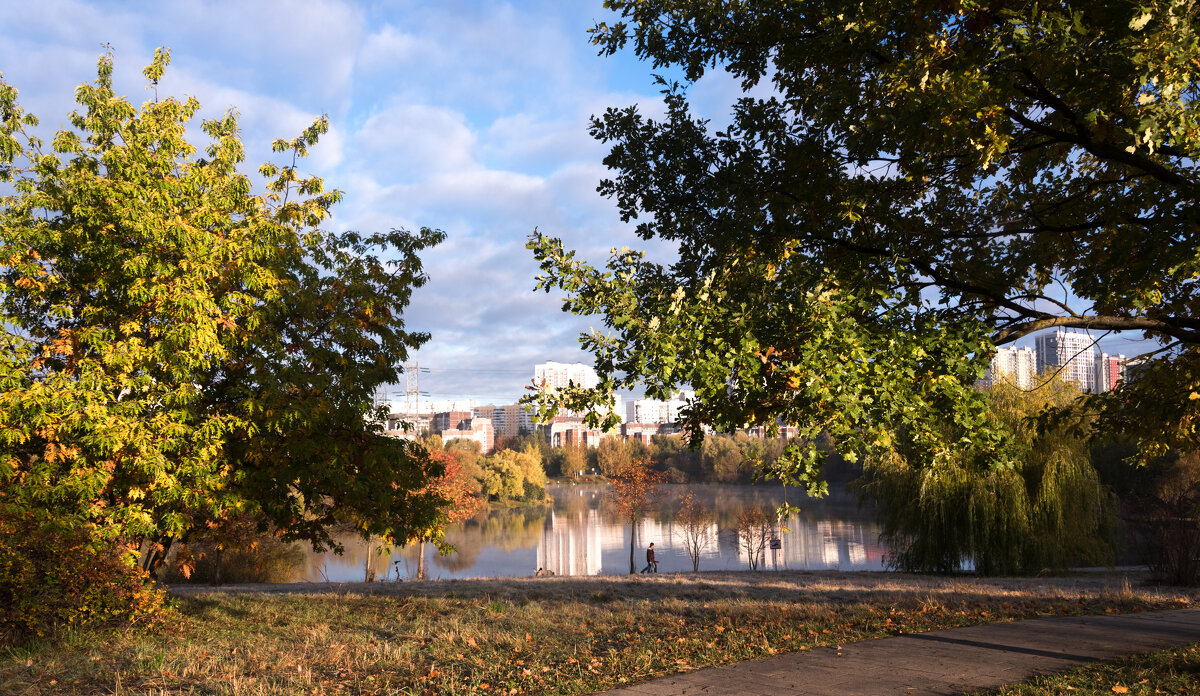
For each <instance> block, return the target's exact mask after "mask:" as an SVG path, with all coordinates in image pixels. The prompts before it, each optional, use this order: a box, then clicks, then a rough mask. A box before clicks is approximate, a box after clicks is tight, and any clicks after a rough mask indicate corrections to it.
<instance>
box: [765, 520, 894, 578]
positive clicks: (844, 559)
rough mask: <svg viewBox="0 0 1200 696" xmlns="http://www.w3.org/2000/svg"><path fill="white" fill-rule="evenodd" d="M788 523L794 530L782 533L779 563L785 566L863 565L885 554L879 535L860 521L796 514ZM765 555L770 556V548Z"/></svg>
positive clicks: (842, 567) (825, 566)
mask: <svg viewBox="0 0 1200 696" xmlns="http://www.w3.org/2000/svg"><path fill="white" fill-rule="evenodd" d="M785 526H786V527H787V528H788V529H790V530H791V531H790V532H789V533H787V534H784V535H782V536H781V541H782V545H783V549H782V554H781V555H782V557H781V558H780V564H781V565H784V566H785V567H793V568H836V569H841V570H853V569H862V568H869V567H874V566H875V565H876V564H877V563H879V562H881V560H882V558H883V555H884V549H883V546H882V545H881V544H880V543H879V540H878V538H877V537H876V535H875V534H874V533H870V534H869V533H868V532H867V528H866V527H865V526H864V525H862V524H860V523H857V522H847V521H843V520H830V519H823V520H818V521H817V522H816V524H811V523H806V522H804V521H802V520H801V519H800V516H799V515H793V516H792V518H791V519H789V520H788V522H787V524H786V525H785ZM766 557H767V559H768V560H770V558H771V553H770V551H768V552H767V556H766Z"/></svg>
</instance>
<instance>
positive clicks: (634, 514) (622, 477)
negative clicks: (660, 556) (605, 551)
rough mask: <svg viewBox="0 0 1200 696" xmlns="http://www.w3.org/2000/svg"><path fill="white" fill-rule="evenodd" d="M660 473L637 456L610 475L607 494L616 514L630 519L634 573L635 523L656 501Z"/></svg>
mask: <svg viewBox="0 0 1200 696" xmlns="http://www.w3.org/2000/svg"><path fill="white" fill-rule="evenodd" d="M663 478H664V477H663V475H662V473H661V472H658V471H655V470H654V469H652V468H650V460H649V459H647V458H645V457H639V458H637V459H634V460H633V461H631V462H629V464H628V465H626V466H625V468H623V469H621V470H619V471H615V472H613V473H612V474H610V475H609V477H608V479H609V481H611V482H612V489H611V491H610V492H609V496H610V498H611V500H612V502H613V504H614V505H615V506H616V509H617V517H618V518H620V519H622V520H626V521H628V522H629V574H630V575H633V574H634V573H636V572H637V565H636V564H635V562H634V560H633V559H634V549H636V548H637V523H638V520H640V519H641V518H642V517H643V516H645V514H646V513H647V512H649V511H650V510H653V509H654V506H655V503H656V502H657V500H658V496H659V488H658V484H660V483H662V481H663Z"/></svg>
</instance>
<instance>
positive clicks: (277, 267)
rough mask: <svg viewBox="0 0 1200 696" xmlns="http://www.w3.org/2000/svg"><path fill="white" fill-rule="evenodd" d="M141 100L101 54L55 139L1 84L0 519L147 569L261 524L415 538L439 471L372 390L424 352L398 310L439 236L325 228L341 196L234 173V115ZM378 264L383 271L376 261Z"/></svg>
mask: <svg viewBox="0 0 1200 696" xmlns="http://www.w3.org/2000/svg"><path fill="white" fill-rule="evenodd" d="M168 62H169V53H168V52H167V51H165V50H163V49H160V50H159V51H157V52H156V54H155V57H154V60H153V62H152V63H151V64H150V65H149V66H148V67H147V68H146V69H145V71H144V72H145V76H146V78H147V80H148V81H149V84H150V86H151V87H152V88H154V90H155V92H154V98H152V99H151V100H150V101H148V102H146V103H145V104H143V105H142V106H141V107H140V108H135V107H134V106H133V105H131V104H130V103H129V102H127V101H126V100H125V99H124V98H122V97H120V96H118V95H117V94H116V93H115V92H114V90H113V85H112V72H113V62H112V57H111V56H104V57H102V58H101V59H100V61H99V68H98V76H97V79H96V81H95V82H93V83H91V84H84V85H82V86H81V87H80V88H79V89H78V90H77V91H76V99H77V101H78V104H79V110H78V111H76V112H74V113H72V114H71V116H70V118H69V123H70V127H69V128H66V129H63V130H59V131H57V132H56V133H55V135H54V136H53V138H52V139H51V141H50V142H49V143H44V142H43V141H42V140H41V139H39V138H38V137H36V136H35V135H34V134H33V132H32V130H33V128H34V126H36V124H37V119H36V118H35V117H34V116H32V115H31V114H28V113H26V112H25V111H24V110H23V109H22V108H21V106H20V104H19V102H18V100H17V91H16V89H15V88H13V87H12V86H10V85H9V84H7V83H5V82H3V81H2V80H0V181H3V182H7V184H6V185H7V186H9V187H11V188H10V189H9V191H10V193H8V194H7V195H5V196H3V198H2V199H0V312H2V315H3V316H2V321H3V323H4V326H5V328H6V331H5V332H4V333H3V336H0V342H2V343H3V346H2V350H0V510H2V511H3V512H4V513H5V514H17V515H35V516H40V517H42V518H45V519H50V520H57V521H62V520H67V519H74V520H76V521H77V522H78V523H80V524H85V525H87V526H88V527H89V528H90V529H93V530H97V535H98V537H99V542H100V543H113V542H116V543H118V544H123V545H128V547H130V548H133V549H139V548H140V549H141V550H142V560H143V563H144V566H145V567H148V568H150V567H153V566H155V565H156V564H157V563H159V562H160V561H161V560H162V559H163V558H164V557H165V556H166V553H167V551H168V550H169V547H170V546H171V544H172V543H174V542H176V541H179V540H181V539H184V538H186V537H187V536H188V535H189V533H190V532H191V530H193V529H196V528H203V527H205V526H206V525H207V524H208V523H210V522H213V521H219V520H223V519H228V518H231V517H234V516H237V515H239V514H242V513H247V514H251V515H253V516H254V517H255V518H256V519H258V520H259V521H260V522H261V523H262V524H264V525H266V524H270V525H272V526H273V527H275V528H277V529H280V530H283V531H284V532H285V539H304V540H307V541H310V542H312V543H313V544H314V545H315V546H318V547H320V546H336V544H335V542H334V541H333V539H332V538H331V536H330V534H329V531H328V530H329V528H330V527H331V526H332V525H334V524H335V523H340V522H351V523H354V524H355V525H356V527H357V528H358V529H359V530H360V531H361V532H362V534H363V535H364V536H370V535H373V536H383V537H389V538H392V539H406V538H409V537H411V536H413V534H414V533H425V532H426V531H428V530H429V529H430V528H431V527H436V526H437V521H438V520H439V519H441V518H442V513H441V511H440V509H441V507H442V506H443V505H444V504H445V502H446V501H445V500H443V499H442V498H440V497H439V496H438V495H437V494H436V493H433V492H430V491H428V490H426V488H425V486H426V483H427V482H428V481H429V480H431V479H432V478H435V477H436V476H438V475H440V473H441V468H440V466H439V465H437V464H435V463H433V462H431V461H430V460H429V459H428V457H427V456H425V454H424V451H423V450H422V449H421V448H419V447H418V446H416V445H414V444H412V443H410V442H406V441H402V440H397V439H392V438H388V437H386V436H385V435H384V433H383V431H382V427H381V425H380V423H381V422H382V421H383V417H384V415H385V414H384V413H382V410H381V409H374V408H373V405H372V394H373V392H374V390H375V389H376V388H377V387H378V386H379V385H381V384H386V383H394V382H396V381H397V380H398V378H399V369H398V367H397V365H400V364H402V363H403V362H404V361H405V359H406V358H407V356H408V354H409V351H410V350H412V349H414V348H416V347H417V346H419V345H421V344H422V343H423V342H425V341H426V340H427V339H428V336H427V335H426V334H422V333H413V332H409V331H406V330H405V328H404V322H403V320H402V318H401V312H402V311H403V309H404V308H405V307H406V306H407V304H408V302H409V298H410V295H411V293H412V291H413V289H414V288H416V287H419V286H421V285H422V284H423V283H424V282H425V279H426V276H425V275H424V273H423V271H422V267H421V262H420V258H419V256H418V252H420V251H421V250H423V249H424V248H426V247H428V246H430V245H432V244H435V243H437V242H438V241H440V240H441V239H442V237H443V235H442V233H440V232H436V231H432V230H428V229H423V230H421V231H420V232H418V233H408V232H403V231H392V232H387V233H377V234H359V233H356V232H347V233H340V234H339V233H332V232H328V231H326V230H323V229H322V228H321V227H320V226H321V225H322V224H323V223H324V222H325V221H326V220H327V218H328V216H329V214H330V210H331V208H332V207H333V205H334V204H335V203H337V202H338V200H340V198H341V193H340V192H339V191H328V190H325V188H324V185H323V183H322V181H321V180H320V179H319V178H316V177H306V176H304V175H302V174H301V173H300V172H299V170H298V169H297V163H298V161H299V160H300V159H302V158H304V157H305V156H306V154H307V152H308V149H309V148H310V147H312V146H313V145H315V144H316V142H317V139H318V137H319V136H320V135H321V134H322V133H323V132H325V130H326V128H327V122H326V120H325V119H324V118H321V119H318V120H317V121H316V122H315V123H314V124H313V125H312V126H311V127H310V128H308V129H306V130H305V131H304V133H302V134H301V135H300V136H299V137H297V138H295V139H293V140H290V141H285V140H278V141H275V143H274V144H273V149H274V151H275V152H277V153H280V154H281V155H282V156H283V157H284V158H285V160H286V161H285V162H284V163H283V164H266V165H263V166H262V167H261V168H260V169H259V173H260V174H261V175H262V176H263V177H264V179H265V193H263V194H261V195H260V194H255V193H253V190H254V186H253V184H252V182H251V180H250V178H248V177H247V176H245V175H243V174H241V173H240V172H239V171H238V167H239V165H241V163H242V160H243V158H244V150H243V147H242V143H241V140H240V138H239V131H238V122H237V115H236V113H235V112H232V111H231V112H229V113H226V114H225V115H224V116H222V117H220V118H217V119H214V120H209V121H204V122H203V123H202V124H201V128H200V130H201V131H203V133H204V134H205V135H206V136H207V137H208V139H209V142H208V144H207V145H205V146H203V148H202V150H201V152H200V153H199V154H198V151H197V147H196V146H194V145H192V144H191V143H189V142H188V140H187V136H188V127H189V123H190V121H191V120H192V118H193V117H194V116H195V114H196V113H197V111H198V110H199V108H200V105H199V103H198V102H197V101H196V100H195V99H194V98H187V99H184V100H178V99H174V98H170V97H167V98H159V96H158V95H157V87H156V85H157V83H158V80H159V78H160V77H161V76H162V74H163V71H164V70H165V69H166V67H167V64H168ZM385 259H386V260H385Z"/></svg>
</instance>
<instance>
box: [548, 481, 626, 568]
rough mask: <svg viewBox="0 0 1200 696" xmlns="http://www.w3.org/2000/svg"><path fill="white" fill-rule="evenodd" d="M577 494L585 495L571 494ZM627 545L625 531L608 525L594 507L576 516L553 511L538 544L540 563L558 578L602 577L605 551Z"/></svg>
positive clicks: (617, 525) (621, 527)
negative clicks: (568, 576)
mask: <svg viewBox="0 0 1200 696" xmlns="http://www.w3.org/2000/svg"><path fill="white" fill-rule="evenodd" d="M575 493H578V494H580V495H584V494H585V492H584V491H583V490H579V491H571V493H570V494H575ZM624 546H625V528H624V527H623V526H622V525H619V524H613V523H611V522H606V521H605V520H604V518H603V517H602V516H601V515H600V511H599V510H597V509H596V508H595V507H590V506H589V507H588V508H587V509H586V510H581V511H579V512H577V513H576V514H574V515H571V514H565V513H557V512H555V511H551V513H550V514H549V515H548V516H547V517H546V527H545V530H544V531H543V532H542V540H541V542H540V543H539V544H538V549H537V564H538V567H539V568H545V569H547V570H552V571H554V573H555V574H556V575H599V574H600V573H601V572H602V571H603V566H602V562H603V557H604V552H605V551H608V550H612V549H619V548H623V547H624Z"/></svg>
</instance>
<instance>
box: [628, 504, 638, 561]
mask: <svg viewBox="0 0 1200 696" xmlns="http://www.w3.org/2000/svg"><path fill="white" fill-rule="evenodd" d="M636 547H637V518H636V517H630V518H629V574H630V575H634V574H635V573H637V566H635V565H634V564H633V550H634V548H636Z"/></svg>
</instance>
